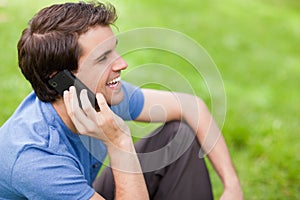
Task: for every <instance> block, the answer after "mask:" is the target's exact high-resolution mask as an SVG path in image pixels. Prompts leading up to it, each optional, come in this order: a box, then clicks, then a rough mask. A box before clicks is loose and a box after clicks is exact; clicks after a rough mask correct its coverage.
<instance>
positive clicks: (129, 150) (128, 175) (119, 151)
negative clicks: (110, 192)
mask: <svg viewBox="0 0 300 200" xmlns="http://www.w3.org/2000/svg"><path fill="white" fill-rule="evenodd" d="M108 155H109V157H110V163H111V168H112V172H113V176H114V179H115V187H116V193H115V195H116V196H115V197H116V199H142V200H143V199H149V197H148V191H147V187H146V183H145V180H144V176H143V173H142V169H141V166H140V163H139V160H138V157H137V154H136V152H135V148H134V146H133V143H132V141H130V139H128V138H127V139H125V140H123V141H122V142H121V143H120V144H119V145H118V146H115V145H113V146H111V147H109V148H108Z"/></svg>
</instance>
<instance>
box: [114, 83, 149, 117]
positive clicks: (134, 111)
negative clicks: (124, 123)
mask: <svg viewBox="0 0 300 200" xmlns="http://www.w3.org/2000/svg"><path fill="white" fill-rule="evenodd" d="M122 90H123V92H124V98H123V100H122V101H121V103H120V104H118V105H115V106H111V109H112V111H114V113H116V114H117V115H118V116H120V117H121V118H122V119H123V120H134V119H136V118H137V117H138V116H139V114H140V113H141V112H142V109H143V107H144V95H143V92H142V91H141V89H140V88H139V87H137V86H134V85H131V84H129V83H127V82H124V81H122Z"/></svg>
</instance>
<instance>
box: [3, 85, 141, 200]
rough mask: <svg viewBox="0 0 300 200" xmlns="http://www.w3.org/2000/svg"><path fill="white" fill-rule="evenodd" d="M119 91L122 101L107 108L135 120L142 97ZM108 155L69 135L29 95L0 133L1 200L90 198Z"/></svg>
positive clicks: (92, 142) (49, 109)
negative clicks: (95, 180)
mask: <svg viewBox="0 0 300 200" xmlns="http://www.w3.org/2000/svg"><path fill="white" fill-rule="evenodd" d="M122 89H123V91H124V94H125V96H124V99H123V100H122V102H121V103H120V104H119V105H116V106H112V107H111V109H112V110H113V111H114V112H115V113H116V114H117V115H119V116H120V117H122V118H123V119H124V120H132V119H135V118H136V117H137V116H138V115H139V114H140V112H141V110H142V108H143V105H144V97H143V94H142V92H141V90H140V89H138V88H136V87H134V86H132V85H130V84H128V83H126V82H123V84H122ZM106 153H107V152H106V147H105V146H104V144H103V143H102V142H101V141H99V140H96V139H94V138H90V137H86V136H79V135H77V134H75V133H73V132H71V131H70V130H69V129H68V128H67V127H66V125H65V124H64V123H63V121H62V120H61V118H60V117H59V115H58V114H57V113H56V111H55V109H54V108H53V106H52V105H51V104H50V103H45V102H42V101H40V100H39V99H38V98H37V97H36V95H35V93H31V94H29V96H28V97H26V99H24V101H23V102H22V103H21V105H20V106H19V107H18V109H17V110H16V111H15V113H14V114H13V115H12V116H11V117H10V119H9V120H8V121H7V122H6V123H5V124H3V126H2V127H1V128H0V173H1V175H0V199H89V198H91V197H92V195H93V194H94V190H93V188H92V187H91V185H92V182H93V180H94V179H95V177H96V175H97V173H98V171H99V169H100V167H101V162H102V161H103V159H104V158H105V156H106Z"/></svg>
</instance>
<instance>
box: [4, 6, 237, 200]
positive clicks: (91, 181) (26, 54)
mask: <svg viewBox="0 0 300 200" xmlns="http://www.w3.org/2000/svg"><path fill="white" fill-rule="evenodd" d="M115 20H116V14H115V9H114V8H113V7H112V6H111V5H108V6H105V5H104V4H101V3H83V2H81V3H66V4H60V5H53V6H50V7H47V8H45V9H43V10H41V11H40V12H39V13H37V15H35V16H34V17H33V19H32V20H31V21H30V23H29V26H28V28H26V29H25V30H24V31H23V33H22V36H21V39H20V41H19V43H18V58H19V67H20V68H21V70H22V73H23V74H24V76H25V77H26V79H27V80H29V82H30V83H31V85H32V87H33V89H34V92H32V93H31V94H29V96H28V97H26V99H24V101H23V102H22V103H21V105H20V106H19V107H18V109H17V110H16V111H15V113H14V114H13V115H12V116H11V117H10V119H9V120H8V121H7V122H6V123H5V124H4V125H3V126H2V127H1V129H0V152H2V153H1V154H0V159H1V163H0V170H1V174H2V175H1V177H0V198H1V199H104V198H105V199H149V198H150V199H183V198H184V199H212V193H211V186H210V181H209V176H208V173H207V169H206V167H205V163H204V160H203V159H200V158H199V157H198V152H199V150H200V144H201V143H202V144H203V141H204V138H205V137H206V136H207V134H211V135H218V134H219V130H218V128H217V127H216V125H215V124H214V122H213V120H212V117H211V115H210V114H209V112H208V110H207V108H206V106H205V105H204V103H203V102H202V101H201V100H200V99H199V98H197V97H194V96H192V95H188V94H180V93H170V92H164V91H156V90H150V89H139V88H137V87H135V86H132V85H131V84H129V83H126V82H123V81H122V82H121V81H120V75H121V71H122V70H124V69H126V68H127V63H126V62H125V61H124V60H123V59H122V58H121V57H120V56H119V55H118V54H117V52H116V49H115V48H116V44H117V40H116V38H115V36H114V34H113V32H112V29H111V27H110V25H112V24H113V23H114V21H115ZM65 69H67V70H69V71H71V72H72V73H73V74H74V75H75V76H76V77H77V78H79V79H80V80H81V81H82V82H83V83H84V84H85V85H86V86H87V87H88V88H90V89H92V91H93V92H95V94H96V98H97V104H98V105H99V109H97V110H95V109H94V108H93V106H92V105H91V103H90V101H89V99H88V97H87V91H86V90H82V91H81V92H80V94H78V95H79V96H80V97H79V99H78V97H77V91H76V89H75V87H74V86H72V87H70V88H69V90H66V91H65V92H64V94H63V97H62V96H61V95H59V94H58V93H57V92H56V91H55V89H54V88H53V87H51V86H50V85H49V84H48V80H49V79H51V78H52V77H53V76H55V75H56V74H57V73H58V72H60V71H63V70H65ZM155 105H159V106H160V107H162V108H163V109H164V112H163V113H162V112H150V111H151V109H152V108H153V106H155ZM196 108H197V109H196ZM198 108H199V109H198ZM195 109H196V110H199V111H196V112H195ZM131 119H132V120H136V121H144V122H147V121H161V122H167V123H166V124H165V125H164V126H163V127H161V128H159V129H158V130H156V131H154V132H153V133H152V134H151V135H150V136H149V137H148V138H145V139H141V140H140V141H139V142H138V143H137V144H135V147H134V145H133V141H132V139H131V136H130V130H129V128H128V127H127V126H126V124H125V123H124V121H123V120H131ZM180 121H185V122H186V123H183V122H180ZM194 135H196V137H195V138H196V139H194V137H193V136H194ZM173 141H175V142H173ZM203 148H204V149H205V146H204V145H203ZM160 149H165V150H164V151H161V153H159V154H155V156H150V157H147V156H146V155H148V154H147V153H151V152H160V151H159V150H160ZM106 153H107V154H108V156H109V159H110V168H106V169H105V170H104V171H103V172H102V173H101V176H100V177H99V178H98V179H96V180H95V177H96V175H97V173H98V170H99V168H100V166H101V162H102V161H103V159H104V157H105V156H106ZM144 155H145V156H144ZM208 156H209V159H210V160H211V162H212V164H213V166H214V168H215V169H216V171H217V173H218V174H219V176H220V178H221V180H222V182H223V184H224V193H223V195H222V199H242V198H243V197H242V191H241V187H240V183H239V180H238V178H237V175H236V173H235V170H234V168H233V166H232V163H231V160H230V157H229V154H228V150H227V147H226V144H225V142H224V139H223V138H222V137H221V138H219V139H218V141H217V143H216V145H215V147H214V148H213V149H212V150H211V151H210V152H209V154H208ZM148 158H149V159H148ZM92 186H94V188H92Z"/></svg>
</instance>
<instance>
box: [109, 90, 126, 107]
mask: <svg viewBox="0 0 300 200" xmlns="http://www.w3.org/2000/svg"><path fill="white" fill-rule="evenodd" d="M123 98H124V93H123V92H120V93H118V94H115V95H113V96H111V98H110V100H109V101H107V103H108V104H109V105H111V106H114V105H118V104H119V103H121V101H122V100H123Z"/></svg>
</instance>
